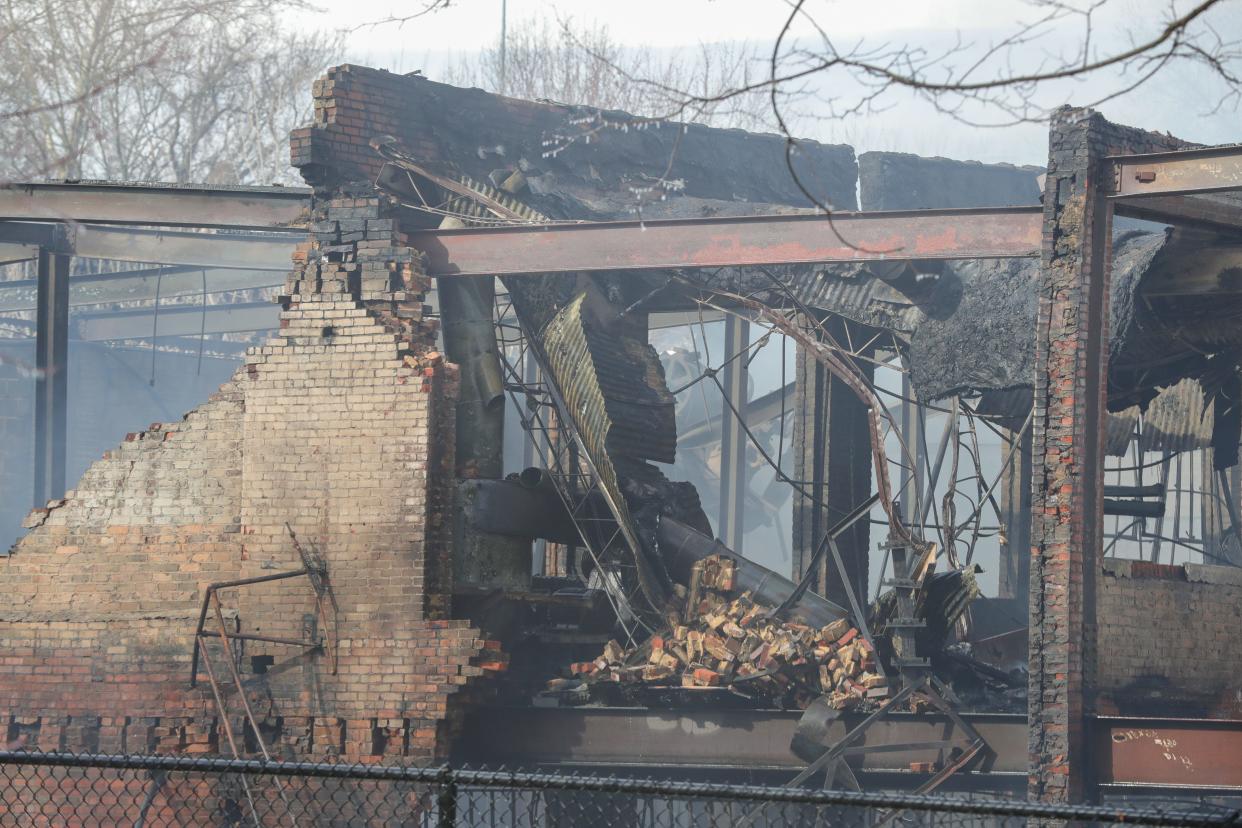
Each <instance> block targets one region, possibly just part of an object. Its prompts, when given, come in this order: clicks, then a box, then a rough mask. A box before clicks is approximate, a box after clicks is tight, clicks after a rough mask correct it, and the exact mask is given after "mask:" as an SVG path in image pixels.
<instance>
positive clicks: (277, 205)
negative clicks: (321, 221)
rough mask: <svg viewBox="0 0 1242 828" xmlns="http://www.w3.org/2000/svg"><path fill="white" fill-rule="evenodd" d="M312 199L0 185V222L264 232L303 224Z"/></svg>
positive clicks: (253, 191) (272, 193)
mask: <svg viewBox="0 0 1242 828" xmlns="http://www.w3.org/2000/svg"><path fill="white" fill-rule="evenodd" d="M310 196H311V191H310V190H309V189H305V188H294V187H206V186H198V185H190V186H185V185H175V184H114V183H108V182H81V183H77V182H63V181H61V182H57V181H52V182H39V183H34V182H30V183H18V184H9V185H5V186H0V219H10V220H17V221H71V222H88V223H92V224H126V225H134V226H141V225H158V226H164V227H174V226H176V227H219V228H234V229H255V230H260V229H272V228H278V227H291V226H294V225H298V224H305V223H306V220H307V215H308V214H307V208H308V207H309V206H310Z"/></svg>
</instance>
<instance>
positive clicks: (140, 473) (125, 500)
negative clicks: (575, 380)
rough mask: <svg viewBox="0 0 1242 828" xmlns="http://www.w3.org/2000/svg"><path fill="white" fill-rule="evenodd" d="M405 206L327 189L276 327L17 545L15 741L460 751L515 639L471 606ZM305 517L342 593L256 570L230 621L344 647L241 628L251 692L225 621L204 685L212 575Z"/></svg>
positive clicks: (430, 754) (387, 753)
mask: <svg viewBox="0 0 1242 828" xmlns="http://www.w3.org/2000/svg"><path fill="white" fill-rule="evenodd" d="M320 126H322V125H320ZM334 151H339V148H338V149H337V150H334ZM387 209H388V208H387V206H386V205H385V204H384V203H383V202H382V201H381V200H380V199H379V198H377V197H376V196H375V195H374V193H373V191H372V189H371V188H370V187H369V186H367V185H364V186H358V187H352V188H351V187H344V186H340V187H336V188H334V189H331V190H323V189H321V190H320V191H317V192H316V196H315V202H314V206H313V219H314V221H313V225H312V232H311V236H310V239H309V240H308V242H307V244H305V245H304V246H302V247H301V248H300V249H299V250H298V251H297V253H296V254H295V256H294V268H293V270H292V272H291V273H290V275H289V277H288V280H287V283H286V288H285V290H284V292H283V295H282V296H281V297H280V301H281V303H282V307H283V311H282V313H281V319H280V330H279V331H278V333H277V334H276V335H275V336H274V337H273V338H272V339H270V340H269V341H268V342H267V343H266V344H265V345H264V346H262V347H259V348H253V349H251V350H250V352H249V353H248V354H247V356H246V358H245V364H244V365H243V366H242V367H241V368H240V369H239V370H238V371H237V373H236V374H235V376H234V377H233V378H232V379H231V380H230V381H229V382H228V383H226V384H225V385H224V386H223V387H222V388H221V389H220V390H219V391H218V392H217V393H215V394H214V395H213V396H212V398H211V399H210V400H209V401H208V402H206V403H205V404H203V405H201V406H199V407H198V408H196V409H194V410H193V411H191V412H190V413H188V414H187V415H186V416H185V418H184V419H183V420H182V421H181V422H178V423H163V424H161V423H157V424H153V425H152V426H151V427H150V428H148V429H147V430H146V431H143V432H139V433H135V434H131V435H129V437H128V438H127V439H126V441H125V442H124V443H123V444H121V445H120V446H119V447H118V448H117V449H115V450H113V451H110V452H108V453H107V454H106V455H105V456H104V458H103V459H101V460H100V461H99V462H97V463H95V464H94V465H93V466H92V467H91V468H90V469H89V470H88V471H87V473H86V474H85V475H84V476H83V478H82V479H81V480H80V481H79V482H78V484H77V486H76V488H75V489H74V490H73V491H71V492H68V493H67V494H66V496H65V498H64V499H63V500H62V501H57V502H54V503H50V504H48V505H47V507H46V508H43V509H37V510H35V511H34V512H33V513H32V514H31V515H30V517H29V519H28V521H27V526H28V527H29V528H30V532H29V534H27V535H26V536H25V537H24V538H23V539H22V540H21V541H20V542H19V543H18V544H17V545H16V546H15V548H14V549H13V551H12V555H11V556H10V557H8V558H5V559H2V560H0V580H2V581H3V583H4V584H5V591H4V598H3V601H0V619H2V622H3V626H2V627H0V649H2V650H3V653H4V659H3V663H0V722H3V724H4V726H5V729H6V730H7V736H8V737H9V739H10V740H16V739H20V740H22V742H23V743H24V744H26V745H28V746H30V747H32V748H34V747H38V748H41V749H51V750H56V749H69V750H105V751H135V752H144V751H161V752H176V751H184V752H190V753H223V754H226V755H228V754H229V753H231V752H232V749H233V743H235V744H236V745H237V748H238V750H240V751H241V752H243V753H250V752H254V751H255V750H257V749H259V748H260V745H259V742H260V741H262V743H263V745H262V747H266V748H267V749H268V750H269V751H270V752H271V753H272V754H273V755H276V756H282V757H286V758H293V757H322V756H341V757H346V758H350V759H356V760H374V759H381V758H382V759H396V758H406V759H415V760H430V759H434V758H437V757H442V756H444V755H446V753H447V750H448V746H449V743H450V741H451V738H450V737H451V733H452V730H453V727H454V724H455V722H457V721H459V719H460V715H461V712H460V710H461V708H460V706H459V703H460V702H462V700H464V699H466V698H467V697H469V696H470V694H471V693H474V692H476V690H475V689H474V685H476V684H478V681H479V679H480V678H482V677H484V676H485V675H489V674H494V673H495V672H497V671H499V670H503V669H504V667H505V657H504V656H503V654H500V653H498V652H496V651H495V647H496V645H495V643H494V642H486V641H484V640H483V638H482V636H481V634H480V632H479V631H478V630H477V629H474V628H472V627H471V626H470V625H469V623H468V622H467V621H464V620H455V619H452V618H451V617H450V601H451V583H452V573H451V571H450V561H451V556H450V554H449V549H448V542H449V541H448V534H447V532H448V529H449V524H450V520H449V518H448V517H447V515H446V512H447V510H448V509H449V508H450V506H451V501H450V499H449V498H450V495H449V493H450V492H451V491H452V485H451V484H452V479H451V478H452V473H453V472H452V469H453V448H452V447H453V439H452V434H453V427H454V424H453V401H454V399H455V397H456V394H457V387H456V386H457V374H456V368H455V367H454V366H451V365H448V364H447V363H445V361H444V360H443V359H442V358H441V357H440V355H439V354H438V353H437V352H436V351H435V348H434V342H435V335H436V323H435V322H434V320H429V319H427V318H426V317H425V306H424V304H423V296H424V293H425V291H426V290H427V289H428V287H429V283H428V279H427V278H426V277H425V276H424V275H423V274H422V272H421V269H420V266H419V261H418V258H417V257H416V256H415V255H414V254H413V253H411V252H410V251H409V250H408V249H407V248H405V247H403V246H401V245H400V244H399V243H398V242H397V241H396V238H395V234H396V233H397V232H398V229H397V227H396V224H395V222H394V221H393V219H392V218H391V217H390V216H389V215H388V214H387ZM286 523H288V524H289V525H290V526H291V527H292V529H293V531H294V532H295V533H296V537H297V538H298V540H299V541H300V543H301V544H303V545H304V546H306V547H307V548H309V549H311V550H312V551H313V553H314V554H315V555H316V556H317V557H318V558H319V559H321V560H322V562H323V563H324V565H325V566H326V571H327V580H328V581H329V582H330V585H331V589H332V594H333V596H334V598H335V601H336V607H335V611H334V612H332V613H331V614H330V617H329V618H328V619H326V620H325V619H321V618H319V617H317V615H316V604H315V594H314V592H313V591H312V589H311V588H310V587H309V586H308V584H307V581H306V579H305V578H296V579H289V580H284V581H276V582H270V583H262V584H255V585H250V586H246V587H241V588H235V589H228V590H223V591H222V592H221V600H222V613H221V616H222V621H223V623H224V624H225V629H226V630H227V633H228V634H241V635H258V636H267V637H270V638H283V639H287V640H299V639H300V640H307V639H321V640H327V639H331V640H332V641H333V642H334V643H335V645H336V647H335V652H333V653H332V654H331V657H328V654H327V653H325V652H324V649H323V648H319V649H315V648H298V647H291V646H288V645H286V644H281V643H277V642H273V641H261V640H255V639H250V640H241V639H234V640H233V641H231V643H230V646H231V648H232V649H233V651H234V653H235V655H236V661H235V662H234V664H235V666H236V667H237V670H238V680H239V681H240V683H241V686H242V687H243V688H244V699H243V698H238V693H237V691H236V689H235V687H234V684H233V682H232V681H231V680H230V679H231V677H230V670H229V669H226V665H228V664H229V662H230V661H231V659H227V658H225V657H224V651H223V648H222V646H221V643H220V641H221V637H220V636H219V635H215V636H210V637H207V638H204V639H202V641H201V645H202V647H203V650H204V652H203V653H202V655H203V656H204V660H207V659H210V660H211V662H213V663H214V665H215V670H216V678H217V679H218V682H217V684H218V685H219V690H220V694H221V699H222V701H221V702H220V703H218V702H217V700H216V699H215V698H213V692H212V689H211V688H210V687H209V685H210V684H211V683H212V682H211V681H210V680H205V677H204V672H203V666H200V670H199V676H200V681H199V683H198V685H197V687H193V688H191V687H190V685H189V678H190V661H191V657H192V655H193V654H194V652H195V647H196V645H197V644H199V643H200V642H196V639H195V635H194V631H195V622H196V618H197V617H198V605H199V602H200V601H201V597H202V594H203V591H204V590H205V588H206V587H207V585H209V584H212V583H216V582H220V581H227V580H234V579H241V578H252V577H255V576H262V575H268V574H272V573H275V572H280V571H288V570H295V569H297V568H299V567H300V566H301V562H300V560H299V556H298V554H297V552H296V551H295V549H294V546H293V544H292V542H291V538H290V536H289V532H288V530H287V529H286V528H285V524H286ZM329 624H330V625H331V626H332V627H333V629H332V630H325V629H323V628H322V627H323V626H324V625H329ZM207 629H208V630H209V631H214V630H215V629H216V624H215V619H212V620H211V621H210V622H209V623H208V625H207ZM221 708H223V709H221ZM247 708H248V709H249V711H250V712H251V713H253V716H254V719H255V720H256V723H257V725H258V727H257V730H254V729H252V728H250V727H249V726H248V725H247V723H246V718H248V716H249V713H247Z"/></svg>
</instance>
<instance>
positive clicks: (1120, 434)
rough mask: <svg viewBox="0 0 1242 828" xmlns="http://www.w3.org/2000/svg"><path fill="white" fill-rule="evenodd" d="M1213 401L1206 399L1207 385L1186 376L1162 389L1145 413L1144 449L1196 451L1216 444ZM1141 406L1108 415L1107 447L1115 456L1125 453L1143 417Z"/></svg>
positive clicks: (1142, 436) (1143, 426)
mask: <svg viewBox="0 0 1242 828" xmlns="http://www.w3.org/2000/svg"><path fill="white" fill-rule="evenodd" d="M1213 408H1214V406H1213V404H1212V403H1211V402H1210V401H1205V400H1204V396H1203V386H1202V385H1200V384H1199V381H1198V380H1196V379H1184V380H1182V381H1181V382H1179V383H1177V384H1176V385H1170V386H1169V387H1168V388H1165V389H1163V390H1161V392H1160V393H1159V394H1157V395H1156V398H1155V399H1153V400H1152V401H1151V403H1150V404H1148V406H1147V410H1146V411H1145V412H1142V418H1143V425H1142V434H1141V435H1140V437H1139V449H1140V450H1142V451H1168V452H1178V451H1194V450H1195V449H1204V448H1208V447H1209V446H1211V445H1212V424H1213V420H1214V415H1213ZM1139 413H1140V411H1139V407H1138V406H1137V405H1133V406H1130V407H1129V408H1127V409H1125V410H1123V411H1118V412H1116V413H1115V414H1110V415H1109V416H1108V438H1107V444H1106V446H1105V450H1106V451H1107V452H1108V453H1109V454H1110V455H1112V456H1114V457H1121V456H1123V455H1125V453H1126V452H1127V450H1128V449H1129V447H1130V440H1131V438H1132V437H1133V435H1134V432H1135V426H1136V423H1137V422H1138V419H1139Z"/></svg>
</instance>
